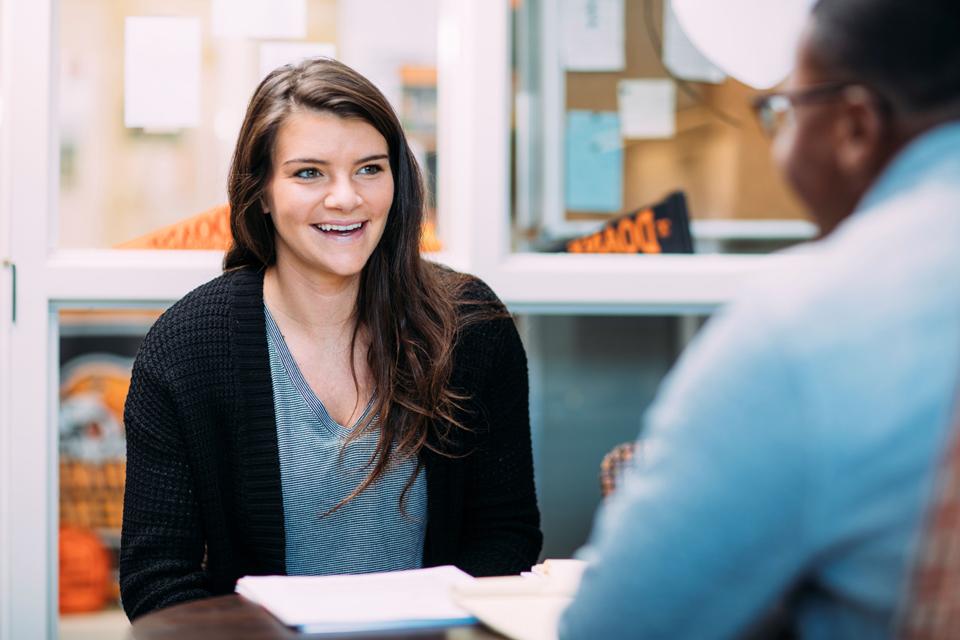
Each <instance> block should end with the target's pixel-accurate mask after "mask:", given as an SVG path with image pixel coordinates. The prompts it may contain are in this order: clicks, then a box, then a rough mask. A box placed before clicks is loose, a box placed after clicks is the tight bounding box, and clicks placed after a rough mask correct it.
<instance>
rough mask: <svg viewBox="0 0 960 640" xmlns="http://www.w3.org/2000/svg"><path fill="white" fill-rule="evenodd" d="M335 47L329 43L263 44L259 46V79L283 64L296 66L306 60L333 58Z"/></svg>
mask: <svg viewBox="0 0 960 640" xmlns="http://www.w3.org/2000/svg"><path fill="white" fill-rule="evenodd" d="M336 54H337V47H336V45H334V44H332V43H330V42H264V43H262V44H261V45H260V79H261V80H262V79H263V78H265V77H266V75H267V74H268V73H270V72H271V71H273V70H274V69H276V68H277V67H282V66H283V65H285V64H297V63H298V62H302V61H303V60H306V59H307V58H317V57H324V58H334V57H336Z"/></svg>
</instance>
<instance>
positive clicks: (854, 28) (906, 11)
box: [812, 0, 960, 114]
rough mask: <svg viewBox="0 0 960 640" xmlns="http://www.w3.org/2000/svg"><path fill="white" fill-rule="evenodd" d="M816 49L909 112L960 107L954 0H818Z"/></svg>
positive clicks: (959, 10)
mask: <svg viewBox="0 0 960 640" xmlns="http://www.w3.org/2000/svg"><path fill="white" fill-rule="evenodd" d="M813 15H814V33H813V37H812V45H813V47H814V51H815V53H814V55H815V56H816V57H817V59H818V60H819V61H820V62H822V63H823V64H825V65H827V66H829V68H832V69H836V70H839V71H841V72H842V73H845V74H847V75H848V76H850V77H851V79H852V80H855V81H859V82H863V83H864V84H865V85H868V86H870V87H871V88H873V89H875V90H876V91H877V92H878V93H880V94H881V96H883V97H884V98H885V99H887V100H888V101H889V102H891V103H892V105H893V106H894V108H896V109H898V110H900V111H903V112H906V113H908V114H917V113H928V112H939V111H942V110H953V109H955V110H960V0H819V1H818V2H817V4H816V5H815V6H814V10H813Z"/></svg>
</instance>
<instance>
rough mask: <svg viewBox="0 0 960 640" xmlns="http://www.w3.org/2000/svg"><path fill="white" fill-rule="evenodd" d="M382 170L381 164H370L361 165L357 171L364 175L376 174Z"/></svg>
mask: <svg viewBox="0 0 960 640" xmlns="http://www.w3.org/2000/svg"><path fill="white" fill-rule="evenodd" d="M381 171H383V167H381V166H380V165H378V164H368V165H367V166H365V167H360V171H358V172H357V173H359V174H360V175H363V176H375V175H377V174H378V173H380V172H381Z"/></svg>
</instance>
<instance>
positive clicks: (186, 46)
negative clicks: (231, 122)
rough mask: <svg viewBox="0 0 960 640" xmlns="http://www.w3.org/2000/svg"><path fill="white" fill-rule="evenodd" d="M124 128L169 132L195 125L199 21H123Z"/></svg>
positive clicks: (177, 19)
mask: <svg viewBox="0 0 960 640" xmlns="http://www.w3.org/2000/svg"><path fill="white" fill-rule="evenodd" d="M123 53H124V66H123V123H124V125H126V126H127V127H131V128H133V127H141V128H144V129H152V130H158V131H171V130H177V129H182V128H185V127H196V126H198V125H199V124H200V64H201V55H200V53H201V52H200V20H199V19H197V18H169V17H128V18H127V19H126V23H125V28H124V43H123Z"/></svg>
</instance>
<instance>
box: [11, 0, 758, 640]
mask: <svg viewBox="0 0 960 640" xmlns="http://www.w3.org/2000/svg"><path fill="white" fill-rule="evenodd" d="M0 2H2V4H0V10H2V11H3V15H2V20H0V25H2V29H3V32H2V34H0V46H2V51H0V65H2V73H0V79H2V93H0V99H2V105H3V111H4V113H3V124H2V126H0V134H2V138H0V173H2V175H0V187H2V188H0V225H2V226H0V229H3V230H9V236H6V235H5V234H0V257H7V256H9V258H10V259H11V260H12V261H13V262H14V263H15V264H16V266H17V272H18V287H17V296H16V298H17V299H16V305H17V319H16V323H15V324H12V323H11V322H10V319H9V311H10V306H9V304H8V303H7V302H6V301H7V300H9V296H10V281H9V270H5V273H4V274H3V275H2V278H0V281H2V284H0V300H3V302H0V347H2V354H3V357H2V358H0V401H2V404H0V640H14V639H19V638H37V639H43V638H47V639H52V638H55V637H57V624H58V622H57V620H58V617H57V591H58V590H57V525H58V513H57V512H58V496H57V492H58V477H57V464H56V460H57V428H56V424H57V420H56V411H57V383H58V380H57V378H58V366H57V362H58V338H59V336H58V327H57V312H58V310H59V309H60V308H63V307H65V306H66V307H70V306H80V307H103V306H142V305H146V304H150V305H166V304H168V303H170V302H172V301H174V300H176V299H178V298H180V297H181V296H182V295H184V294H185V293H186V292H188V291H189V290H190V289H192V288H193V287H195V286H197V285H199V284H200V283H202V282H204V281H206V280H208V279H210V278H212V277H214V276H215V275H217V274H218V273H219V270H220V259H221V254H220V253H218V252H185V251H113V250H69V251H68V250H60V249H57V248H51V247H52V243H51V239H52V238H53V237H54V236H55V233H54V231H55V221H56V219H57V203H58V198H59V195H58V191H59V184H58V175H59V166H58V150H57V149H58V144H59V140H58V129H57V114H56V105H57V96H56V92H55V89H54V88H55V87H56V86H57V75H56V74H57V71H58V69H59V52H58V51H57V45H58V31H57V30H58V28H59V27H58V20H57V2H56V0H29V1H23V0H0ZM509 20H510V9H509V2H508V1H507V0H497V1H496V2H492V1H491V0H441V11H440V25H439V34H440V36H439V37H440V46H439V64H438V67H439V69H438V72H439V76H440V82H439V84H438V90H439V94H438V100H439V102H440V105H439V106H440V108H439V127H438V146H439V152H438V157H439V161H440V163H441V165H440V167H439V176H438V177H439V180H440V185H439V189H438V192H439V197H440V203H439V210H440V211H441V212H442V213H441V215H442V219H441V222H440V233H441V238H442V240H443V242H444V245H445V247H446V251H445V252H444V253H443V254H441V255H439V256H437V257H436V259H438V260H439V261H442V262H446V263H448V264H450V265H451V266H454V267H455V268H459V269H463V270H467V271H470V272H473V273H476V274H477V275H479V276H481V277H482V278H484V279H485V280H487V282H488V283H489V284H490V285H491V286H492V287H493V288H494V290H496V291H497V292H498V294H499V295H500V296H501V297H502V298H503V300H504V301H505V302H506V303H507V304H508V305H509V306H510V307H511V308H512V309H514V310H516V311H519V312H535V313H551V312H564V313H570V312H573V313H620V314H622V313H706V312H709V311H710V310H712V309H713V308H714V307H715V306H716V305H718V304H721V303H723V302H724V301H726V300H727V299H729V297H730V296H731V295H733V293H734V292H735V291H736V289H737V288H738V286H739V283H740V282H741V281H742V279H743V277H744V276H746V275H747V274H749V273H751V272H753V271H756V270H757V269H759V268H760V267H761V265H766V264H768V262H767V261H768V260H769V259H768V258H765V257H759V256H719V255H717V256H656V257H653V256H570V255H536V254H513V253H511V252H510V234H511V228H510V222H509V219H510V202H509V192H510V189H509V187H510V171H511V169H510V165H509V146H508V145H509V126H510V109H511V100H512V97H511V95H510V76H509V74H510V71H509V60H510V58H509V55H510V46H511V42H510V31H509ZM8 238H9V241H8Z"/></svg>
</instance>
